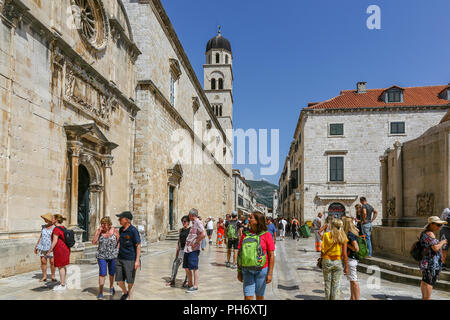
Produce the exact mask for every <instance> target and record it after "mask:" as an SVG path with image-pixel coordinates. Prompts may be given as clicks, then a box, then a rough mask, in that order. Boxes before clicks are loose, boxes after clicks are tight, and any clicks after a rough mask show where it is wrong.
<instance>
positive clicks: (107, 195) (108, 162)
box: [103, 155, 114, 217]
mask: <svg viewBox="0 0 450 320" xmlns="http://www.w3.org/2000/svg"><path fill="white" fill-rule="evenodd" d="M113 163H114V157H113V156H111V155H108V156H106V157H105V158H104V159H103V165H104V177H105V181H104V188H105V192H104V197H103V199H104V200H103V215H104V216H105V217H110V216H111V211H110V208H111V203H110V202H111V176H112V165H113Z"/></svg>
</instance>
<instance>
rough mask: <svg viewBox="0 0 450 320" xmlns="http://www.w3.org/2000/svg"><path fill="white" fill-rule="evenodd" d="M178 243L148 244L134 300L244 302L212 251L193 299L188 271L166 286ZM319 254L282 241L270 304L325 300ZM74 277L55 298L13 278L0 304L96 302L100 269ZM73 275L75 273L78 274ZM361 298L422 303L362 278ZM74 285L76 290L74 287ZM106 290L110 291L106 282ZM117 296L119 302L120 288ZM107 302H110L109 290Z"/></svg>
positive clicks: (414, 290) (400, 287)
mask: <svg viewBox="0 0 450 320" xmlns="http://www.w3.org/2000/svg"><path fill="white" fill-rule="evenodd" d="M175 246H176V242H172V241H163V242H160V243H155V244H150V247H149V248H144V251H145V250H147V249H148V253H147V254H146V255H145V256H144V257H143V259H142V269H141V270H139V271H138V273H137V280H136V289H135V293H134V298H135V299H137V300H138V299H139V300H224V299H225V300H240V299H242V298H243V294H242V284H241V283H240V282H238V280H237V279H236V271H235V270H231V269H229V268H226V267H225V264H224V263H225V256H226V250H225V249H220V248H219V249H217V248H215V246H211V247H210V246H209V245H208V247H207V248H206V250H205V251H203V252H202V253H201V254H200V286H199V291H198V292H197V293H194V294H187V293H185V289H183V288H181V283H182V281H183V280H184V270H182V269H181V268H180V270H179V273H178V277H177V278H178V280H177V284H176V285H177V287H176V288H170V287H166V286H165V281H166V280H167V279H168V277H169V275H170V270H171V265H172V261H173V258H174V256H175ZM317 257H318V254H317V253H316V252H314V239H312V238H310V239H301V240H300V241H293V240H291V239H288V240H285V241H278V243H277V250H276V263H275V270H274V277H273V283H272V284H270V285H269V286H268V287H267V291H266V299H270V300H279V299H281V300H323V299H324V298H323V294H324V293H323V292H324V291H323V277H322V273H321V271H320V270H319V269H317V268H316V267H315V264H316V260H317ZM72 268H73V269H72V270H71V271H70V272H71V274H72V278H73V279H77V277H76V276H74V275H75V274H76V270H79V274H81V277H78V278H79V279H80V283H79V288H78V289H76V288H72V289H68V290H67V291H65V292H63V293H55V292H53V291H52V290H50V289H51V287H52V286H53V284H51V285H49V286H46V285H42V284H40V283H39V279H40V277H41V273H40V271H35V272H30V273H26V274H22V275H18V276H14V277H10V278H4V279H0V300H11V299H25V300H72V299H81V300H95V299H96V296H97V283H98V267H97V265H76V266H72ZM74 270H75V271H74ZM359 277H360V284H361V298H362V299H365V300H403V299H420V288H419V287H416V286H409V285H405V284H399V283H393V282H389V281H386V280H382V279H380V286H379V288H371V287H370V282H369V284H368V279H369V276H368V275H366V274H361V273H359ZM73 284H75V285H76V283H75V282H73ZM341 286H342V295H341V299H349V296H350V289H349V282H348V281H347V279H346V278H345V277H343V278H342V281H341ZM106 287H108V282H107V285H106ZM116 290H117V293H116V296H115V297H114V299H119V297H120V296H121V292H120V289H119V288H118V287H117V285H116ZM432 298H433V299H450V293H449V292H444V291H438V290H435V291H434V292H433V296H432ZM105 299H110V297H109V294H108V293H107V290H105Z"/></svg>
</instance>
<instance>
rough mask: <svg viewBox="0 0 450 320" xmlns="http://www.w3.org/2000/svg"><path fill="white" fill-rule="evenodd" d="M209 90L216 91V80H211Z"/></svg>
mask: <svg viewBox="0 0 450 320" xmlns="http://www.w3.org/2000/svg"><path fill="white" fill-rule="evenodd" d="M211 90H216V79H211Z"/></svg>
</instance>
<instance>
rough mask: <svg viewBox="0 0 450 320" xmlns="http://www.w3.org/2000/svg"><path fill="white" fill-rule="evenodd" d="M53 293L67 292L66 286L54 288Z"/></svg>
mask: <svg viewBox="0 0 450 320" xmlns="http://www.w3.org/2000/svg"><path fill="white" fill-rule="evenodd" d="M53 291H66V286H62V285H57V286H55V287H54V288H53Z"/></svg>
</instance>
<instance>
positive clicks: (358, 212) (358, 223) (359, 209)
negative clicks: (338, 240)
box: [355, 203, 363, 236]
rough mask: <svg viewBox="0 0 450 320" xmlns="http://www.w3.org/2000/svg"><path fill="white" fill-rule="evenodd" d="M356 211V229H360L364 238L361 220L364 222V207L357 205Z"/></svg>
mask: <svg viewBox="0 0 450 320" xmlns="http://www.w3.org/2000/svg"><path fill="white" fill-rule="evenodd" d="M355 211H356V218H355V222H356V228H358V230H359V235H360V236H362V235H363V232H362V226H361V220H362V205H360V204H359V203H357V204H356V205H355Z"/></svg>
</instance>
